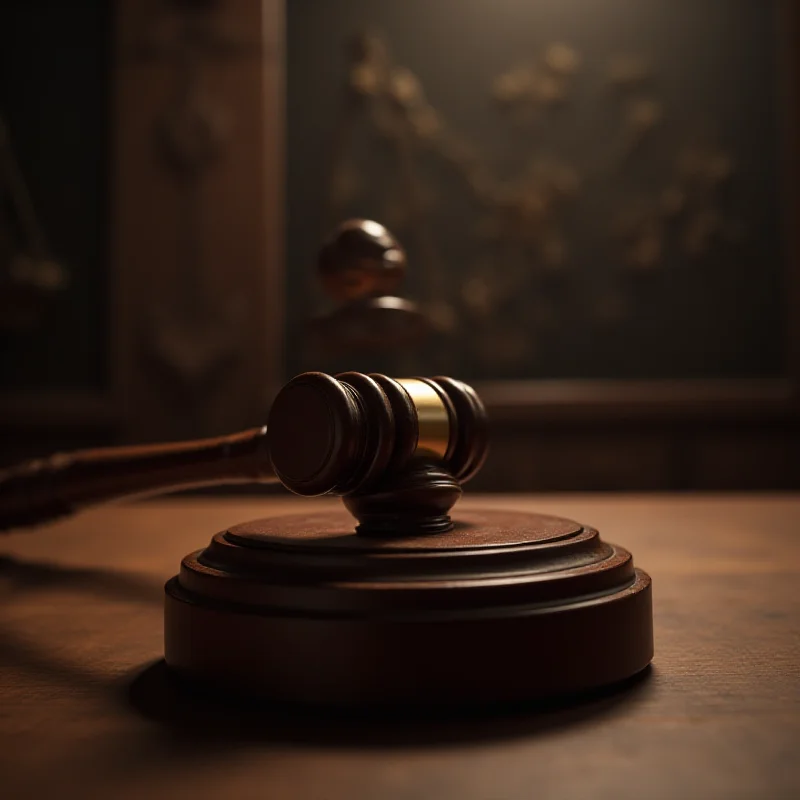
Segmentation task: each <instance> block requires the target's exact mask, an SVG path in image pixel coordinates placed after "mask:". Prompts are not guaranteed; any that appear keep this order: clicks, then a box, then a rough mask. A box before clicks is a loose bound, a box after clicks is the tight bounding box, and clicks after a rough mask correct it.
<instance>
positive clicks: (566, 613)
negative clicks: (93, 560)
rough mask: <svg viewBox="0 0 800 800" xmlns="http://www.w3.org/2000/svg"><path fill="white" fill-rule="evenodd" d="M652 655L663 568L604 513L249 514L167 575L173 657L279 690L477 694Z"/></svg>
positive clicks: (188, 670) (205, 675)
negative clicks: (375, 523)
mask: <svg viewBox="0 0 800 800" xmlns="http://www.w3.org/2000/svg"><path fill="white" fill-rule="evenodd" d="M652 656H653V623H652V604H651V589H650V578H649V576H648V575H647V574H646V573H644V572H642V571H641V570H639V569H636V568H634V565H633V559H632V558H631V555H630V553H628V552H627V551H626V550H624V549H622V548H621V547H617V546H615V545H611V544H608V543H606V542H605V541H603V540H602V539H601V538H600V536H599V534H598V532H597V531H596V530H594V529H593V528H590V527H587V526H585V525H581V524H579V523H577V522H573V521H571V520H567V519H561V518H558V517H552V516H544V515H538V514H526V513H518V512H511V511H495V510H484V511H479V510H476V511H462V512H459V515H458V517H457V520H456V522H455V527H454V529H453V530H452V531H450V532H447V533H439V534H432V535H427V536H419V535H417V536H409V537H406V538H403V537H402V536H400V537H398V536H393V537H390V538H389V537H387V538H377V537H370V536H365V535H363V534H356V533H354V532H353V519H352V517H350V516H349V515H348V514H347V513H345V512H333V513H325V514H316V515H293V516H283V517H275V518H272V519H263V520H256V521H254V522H248V523H245V524H242V525H236V526H235V527H232V528H230V529H228V530H227V531H223V532H222V533H219V534H217V535H216V536H215V537H214V538H213V540H212V542H211V544H210V545H209V546H208V547H207V548H206V549H204V550H199V551H197V552H195V553H192V554H190V555H189V556H187V557H186V558H185V559H184V560H183V562H182V564H181V569H180V574H179V575H177V576H176V577H174V578H173V579H172V580H170V581H169V582H168V583H167V585H166V608H165V657H166V661H167V664H168V665H169V666H170V667H171V668H172V669H173V670H175V671H177V672H178V673H180V674H182V675H186V676H188V677H190V678H193V679H199V680H200V681H204V682H209V683H212V684H215V685H217V686H220V687H223V688H227V689H231V690H234V691H235V692H237V693H241V692H246V693H251V694H253V695H257V696H259V697H262V698H267V699H269V700H275V701H280V702H296V703H304V704H322V705H337V706H372V707H375V706H386V707H411V706H422V707H432V706H464V705H476V704H481V705H482V704H494V703H506V702H509V701H521V700H539V699H544V698H552V697H554V696H558V695H564V694H571V693H574V692H582V691H585V690H589V689H593V688H596V687H599V686H602V685H605V684H610V683H615V682H617V681H621V680H623V679H625V678H628V677H630V676H632V675H634V674H635V673H637V672H639V671H640V670H642V669H644V668H645V667H646V666H647V665H648V664H649V663H650V660H651V659H652Z"/></svg>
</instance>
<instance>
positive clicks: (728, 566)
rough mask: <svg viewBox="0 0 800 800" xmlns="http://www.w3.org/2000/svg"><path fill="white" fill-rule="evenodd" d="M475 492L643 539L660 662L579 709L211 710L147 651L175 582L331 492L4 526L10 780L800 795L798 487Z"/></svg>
mask: <svg viewBox="0 0 800 800" xmlns="http://www.w3.org/2000/svg"><path fill="white" fill-rule="evenodd" d="M477 505H480V506H484V507H487V506H488V507H494V508H505V509H509V510H511V509H519V510H525V511H534V510H535V511H538V512H542V513H552V514H557V515H560V516H566V517H569V518H572V519H577V520H579V521H581V522H585V523H587V524H590V525H593V526H595V527H597V528H599V530H600V532H601V534H602V535H603V536H604V537H605V538H607V539H608V540H609V541H612V542H615V543H618V544H621V545H622V546H624V547H626V548H628V549H630V550H631V551H632V552H633V554H634V557H635V559H636V561H637V563H640V564H642V565H643V566H646V567H647V569H648V570H649V571H650V573H651V575H652V577H653V587H654V609H655V635H656V657H655V660H654V666H653V669H652V672H651V674H650V675H649V677H647V678H646V679H645V680H643V681H641V682H639V683H637V684H635V685H633V686H630V687H628V688H627V689H626V690H625V691H622V692H619V693H616V694H612V695H606V696H602V697H595V698H593V699H590V700H588V701H585V702H584V703H582V704H578V705H573V706H570V707H567V708H560V709H553V708H550V709H544V710H538V711H533V710H530V709H527V710H526V709H517V710H516V711H515V712H514V713H511V712H504V713H498V714H497V715H495V716H490V717H485V716H483V717H480V718H472V717H469V716H464V717H461V718H458V719H456V720H449V721H447V720H437V719H433V720H431V719H429V720H424V721H422V722H417V723H415V722H414V721H410V720H395V721H385V720H384V721H381V720H369V719H361V720H359V719H330V718H322V717H318V716H315V715H313V714H308V713H306V714H294V715H291V714H286V713H279V712H277V711H268V710H256V709H250V708H230V707H226V706H214V707H212V708H211V709H208V708H207V709H206V710H202V708H201V705H200V704H198V703H197V702H196V700H197V698H194V699H193V698H192V697H191V696H190V697H188V698H186V697H183V696H181V695H177V694H176V693H175V691H174V688H172V687H170V686H169V684H166V683H165V682H164V678H163V675H162V674H160V673H159V669H158V667H155V668H153V667H152V666H151V665H153V664H154V663H155V662H157V660H158V659H160V656H161V653H162V639H161V637H162V602H163V601H162V584H163V582H164V580H166V579H167V578H168V577H169V576H170V575H172V574H173V573H174V572H175V569H176V566H177V564H178V563H179V560H180V558H181V557H182V556H183V555H184V554H185V553H186V552H188V551H189V550H191V549H193V548H197V547H201V546H203V545H204V544H205V543H206V542H207V540H208V538H209V535H210V534H211V533H213V532H214V531H216V530H220V529H222V528H223V527H225V526H227V525H230V524H231V523H232V522H234V521H236V520H246V519H252V518H257V517H264V516H269V515H271V514H278V513H292V512H296V511H301V510H304V509H308V510H309V511H310V510H313V511H315V512H317V511H324V510H325V509H326V508H334V507H336V502H335V501H330V502H329V501H327V500H317V501H303V500H297V499H293V498H289V499H285V500H284V499H280V500H278V499H265V500H261V501H253V500H245V501H242V500H232V499H228V500H221V499H217V500H209V499H203V500H199V499H176V500H171V501H160V502H158V503H148V504H141V505H133V506H128V507H118V508H113V509H112V508H106V509H99V510H97V511H95V512H90V513H87V514H85V515H83V516H80V517H77V518H75V519H73V520H70V521H68V522H64V523H60V524H57V525H53V526H51V527H48V528H43V529H41V530H39V531H38V532H36V533H34V534H33V535H31V534H30V533H28V534H22V535H18V536H10V537H7V538H6V539H4V540H3V541H2V550H1V551H0V552H2V554H3V557H2V560H0V594H1V595H2V603H1V604H0V692H2V698H3V699H2V705H1V706H0V707H1V708H2V712H1V713H0V775H2V780H3V795H4V796H6V797H14V798H17V797H38V796H45V795H56V794H57V795H58V796H59V797H62V798H66V797H86V796H96V797H115V798H133V797H142V796H147V797H153V798H160V797H172V798H174V797H182V796H186V797H192V798H196V799H199V798H206V797H219V796H231V797H237V798H238V797H241V798H249V797H264V796H270V797H281V798H326V799H328V798H330V799H332V800H333V799H335V798H345V797H346V798H388V799H389V800H401V799H403V800H404V799H405V798H425V797H436V798H482V799H483V798H530V797H531V796H534V795H535V796H536V797H540V798H541V797H559V798H564V797H567V798H572V797H575V798H582V797H586V798H601V799H602V798H625V797H637V798H638V797H643V796H644V797H648V798H672V797H685V798H755V797H758V798H762V797H769V798H790V797H797V796H798V794H800V765H798V762H797V758H796V750H797V746H796V743H797V741H798V740H800V635H799V633H798V622H797V620H798V619H800V531H799V530H798V525H797V523H796V520H797V519H798V518H799V517H800V497H798V496H794V495H784V496H780V495H773V496H765V495H764V496H738V497H714V496H696V497H680V496H678V497H666V496H663V495H643V496H627V497H620V496H603V497H598V496H582V497H578V496H569V495H565V496H560V497H544V496H540V497H533V496H510V495H509V496H505V497H498V496H493V497H491V498H468V499H465V500H464V501H462V503H461V504H459V507H462V506H464V507H466V506H473V507H474V506H477ZM457 510H458V509H457ZM319 658H320V662H321V663H322V662H323V659H324V654H319Z"/></svg>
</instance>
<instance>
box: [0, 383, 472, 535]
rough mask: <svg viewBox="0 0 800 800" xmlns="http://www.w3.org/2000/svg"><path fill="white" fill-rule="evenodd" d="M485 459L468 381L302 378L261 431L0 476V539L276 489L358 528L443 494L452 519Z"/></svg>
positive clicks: (50, 462)
mask: <svg viewBox="0 0 800 800" xmlns="http://www.w3.org/2000/svg"><path fill="white" fill-rule="evenodd" d="M486 450H487V430H486V414H485V411H484V408H483V404H482V403H481V401H480V399H479V398H478V396H477V394H476V393H475V391H474V390H473V389H472V388H471V387H469V386H467V385H466V384H464V383H462V382H461V381H457V380H453V379H452V378H442V377H438V378H413V379H402V380H394V379H392V378H388V377H386V376H385V375H364V374H361V373H358V372H347V373H342V374H340V375H337V376H336V377H331V376H329V375H325V374H323V373H320V372H307V373H304V374H302V375H298V376H297V377H296V378H294V379H292V380H291V381H289V383H287V384H286V385H285V386H284V387H283V389H281V391H280V392H279V393H278V395H277V397H276V398H275V402H274V403H273V406H272V409H271V410H270V413H269V417H268V420H267V425H266V426H263V427H259V428H252V429H250V430H246V431H241V432H240V433H235V434H232V435H229V436H221V437H217V438H213V439H202V440H197V441H191V442H178V443H172V444H157V445H145V446H131V447H115V448H102V449H94V450H79V451H76V452H73V453H63V454H56V455H53V456H50V457H49V458H44V459H37V460H33V461H28V462H25V463H23V464H19V465H17V466H15V467H12V468H10V469H7V470H5V471H3V472H0V530H8V529H10V528H15V527H19V526H25V525H35V524H38V523H42V522H46V521H49V520H52V519H55V518H57V517H61V516H64V515H67V514H71V513H74V512H75V511H78V510H80V509H82V508H85V507H87V506H90V505H93V504H96V503H102V502H107V501H111V500H116V499H120V498H123V497H129V496H132V495H143V494H155V493H162V492H169V491H174V490H176V489H185V488H190V487H198V486H209V485H215V484H226V483H227V484H230V483H251V482H257V483H277V482H280V483H282V484H283V485H284V486H285V487H286V488H287V489H289V490H290V491H292V492H294V493H296V494H300V495H306V496H312V495H321V494H334V495H340V496H343V497H345V498H349V502H348V501H346V504H347V505H348V508H350V509H351V510H352V511H353V513H354V514H356V516H358V517H359V518H361V516H360V515H359V511H361V510H363V509H367V508H372V507H373V506H375V508H377V509H378V511H377V512H376V514H375V515H373V516H375V518H376V519H377V518H378V517H385V516H386V509H387V507H388V509H389V512H390V515H391V514H393V513H394V511H396V512H397V513H400V514H402V513H403V512H404V506H406V505H408V503H409V502H410V501H409V498H416V499H419V496H421V494H426V493H427V494H430V493H431V492H433V493H434V494H435V493H436V491H434V490H436V489H437V487H439V488H438V492H439V494H440V495H442V496H444V494H447V493H448V492H449V494H447V499H446V501H445V500H440V501H437V502H438V503H439V505H440V506H442V507H443V506H444V505H447V509H449V507H450V506H451V505H452V502H454V501H455V500H454V499H453V498H451V497H450V495H451V494H452V493H453V487H454V486H455V489H456V492H457V494H460V488H459V486H458V484H460V483H463V482H465V481H467V480H469V479H470V478H471V477H472V476H473V475H474V474H475V473H476V472H477V471H478V470H479V469H480V467H481V464H482V463H483V460H484V458H485V455H486ZM415 464H416V465H420V464H426V465H428V466H427V467H426V468H425V469H424V470H422V471H420V470H419V467H418V466H417V467H413V468H414V469H416V473H415V474H416V478H415V480H414V481H412V482H411V483H410V484H409V482H408V481H406V484H405V489H406V490H409V487H410V491H411V494H409V493H408V491H406V493H405V494H403V492H402V491H400V492H389V493H388V495H391V496H388V499H387V486H389V484H390V483H391V481H392V480H394V481H395V482H396V479H397V477H398V476H402V475H407V474H408V471H409V469H412V466H413V465H415ZM431 465H433V467H432V466H431ZM426 470H427V471H426ZM443 475H444V476H445V478H444V479H443V477H442V476H443ZM447 477H449V481H448V480H447ZM456 497H457V495H456ZM451 500H452V502H451ZM376 504H377V505H376ZM412 504H413V503H412ZM423 505H424V503H423ZM395 506H397V508H395ZM362 507H363V509H362ZM439 510H441V509H439ZM445 510H446V509H445ZM365 513H366V512H365ZM395 516H396V514H395ZM362 522H363V520H362ZM436 524H438V525H439V526H440V528H441V526H442V525H444V523H443V522H440V523H436ZM447 524H449V517H448V518H447ZM377 527H380V523H379V524H378V525H377ZM434 527H435V525H434Z"/></svg>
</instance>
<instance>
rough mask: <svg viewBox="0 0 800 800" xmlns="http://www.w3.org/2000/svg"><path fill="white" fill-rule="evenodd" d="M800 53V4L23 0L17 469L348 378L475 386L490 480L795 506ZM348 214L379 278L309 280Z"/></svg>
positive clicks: (16, 253)
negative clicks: (783, 492)
mask: <svg viewBox="0 0 800 800" xmlns="http://www.w3.org/2000/svg"><path fill="white" fill-rule="evenodd" d="M797 34H798V27H797V16H796V14H795V3H793V2H789V1H788V0H787V1H786V2H782V1H781V0H760V1H759V2H754V1H753V0H703V1H702V2H698V1H697V0H494V1H493V2H492V3H486V2H483V1H482V0H296V1H295V2H291V3H289V2H285V1H284V2H279V1H278V0H113V1H112V0H105V2H103V1H102V0H69V1H68V2H64V1H63V0H62V1H61V2H58V1H57V0H49V1H48V0H24V2H23V0H7V1H6V2H5V3H3V4H2V6H1V7H0V343H1V344H0V375H1V376H2V391H1V392H0V442H2V445H0V446H1V447H2V459H3V461H5V462H8V461H11V460H14V459H16V458H21V457H28V456H32V455H41V454H45V453H48V452H51V451H53V450H57V449H63V448H71V447H79V446H91V445H101V444H112V443H120V442H144V441H157V440H165V439H179V438H191V437H199V436H206V435H215V434H221V433H227V432H232V431H234V430H238V429H240V428H244V427H248V426H252V425H257V424H261V423H263V422H264V420H265V418H266V413H267V410H268V408H269V404H270V400H271V398H272V397H273V396H274V394H275V392H276V391H277V389H278V388H280V386H281V385H282V384H283V383H284V382H285V381H286V380H288V378H290V377H291V376H292V375H294V374H296V373H298V372H301V371H305V370H311V369H317V370H322V371H330V372H336V371H342V370H346V369H355V370H359V371H380V372H386V373H388V374H392V375H397V376H406V375H437V374H448V375H452V376H454V377H458V378H461V379H463V380H467V381H469V382H471V383H472V384H473V385H474V386H475V387H476V388H477V389H478V391H479V392H480V394H481V396H482V397H483V399H484V401H485V402H486V404H487V407H488V411H489V415H490V420H491V423H492V452H491V455H490V458H489V460H488V462H487V465H486V467H485V468H484V471H483V473H482V474H481V475H480V476H479V477H478V478H476V480H475V482H474V486H475V488H476V489H483V490H491V491H524V490H548V491H550V490H629V491H632V490H693V489H697V490H749V489H789V488H798V486H800V446H799V445H800V414H798V412H800V384H799V383H798V380H799V379H800V322H798V318H799V317H800V283H799V282H798V280H797V276H798V267H797V247H796V245H797V229H798V225H797V223H798V221H800V220H799V219H798V213H799V212H798V206H797V202H796V201H797V197H796V191H797V184H798V178H800V167H799V166H798V161H797V141H798V137H797V126H796V122H797V118H796V113H797V108H798V100H800V93H799V92H800V89H799V88H798V86H800V84H798V81H797V79H798V78H800V55H799V54H798V53H799V52H800V51H798V48H797V46H796V45H797ZM358 217H360V218H366V219H371V220H376V221H378V222H379V223H382V224H383V225H385V226H386V227H387V228H388V229H389V231H391V232H392V234H394V236H396V237H397V240H399V242H400V244H401V245H402V248H403V249H404V251H405V265H406V269H405V275H404V276H403V275H402V274H401V273H402V270H399V271H398V272H397V276H398V280H396V281H394V280H393V281H391V282H390V283H391V285H388V286H387V285H386V283H385V282H383V283H382V282H381V281H376V280H373V277H374V275H373V273H374V270H375V266H376V265H375V263H373V262H374V259H373V262H370V260H369V259H368V258H367V259H365V258H360V259H359V258H355V257H354V258H353V259H351V260H350V261H348V260H347V259H345V260H344V262H341V263H340V262H337V263H336V264H334V267H333V269H334V271H335V273H336V275H335V279H334V280H333V283H331V282H330V280H328V281H327V283H326V275H325V274H323V273H321V272H320V270H319V268H318V254H319V251H320V248H321V247H322V245H323V243H324V242H325V241H326V240H327V239H328V237H329V236H330V235H331V231H333V230H334V229H335V228H336V226H337V225H338V224H339V223H341V222H342V221H343V220H346V219H350V218H358ZM370 230H372V231H373V232H374V233H375V236H376V237H377V238H378V239H380V237H381V236H382V235H383V233H382V232H381V231H380V229H379V228H374V229H367V233H369V231H370ZM393 252H396V251H393ZM379 266H381V265H379ZM382 266H383V267H385V266H386V263H382ZM371 270H372V271H371ZM371 276H372V277H371ZM328 277H329V276H328ZM401 277H404V280H402V282H401V281H400V280H399V279H400V278H401Z"/></svg>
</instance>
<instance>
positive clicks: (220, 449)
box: [0, 427, 278, 531]
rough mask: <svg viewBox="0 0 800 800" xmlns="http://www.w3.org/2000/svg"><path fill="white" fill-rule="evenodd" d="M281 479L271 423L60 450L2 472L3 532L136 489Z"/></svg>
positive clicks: (140, 491) (149, 491)
mask: <svg viewBox="0 0 800 800" xmlns="http://www.w3.org/2000/svg"><path fill="white" fill-rule="evenodd" d="M277 481H278V479H277V478H276V477H275V474H274V472H273V470H272V465H271V463H270V459H269V453H268V450H267V429H266V427H261V428H251V429H250V430H246V431H242V432H241V433H234V434H232V435H230V436H220V437H217V438H213V439H200V440H197V441H191V442H176V443H173V444H157V445H143V446H133V447H109V448H100V449H95V450H78V451H75V452H73V453H59V454H56V455H53V456H50V457H49V458H43V459H35V460H33V461H27V462H24V463H22V464H18V465H16V466H14V467H11V468H9V469H6V470H2V471H0V531H8V530H10V529H11V528H17V527H20V526H27V525H37V524H39V523H42V522H48V521H50V520H53V519H56V518H58V517H62V516H65V515H68V514H72V513H73V512H75V511H78V510H79V509H81V508H84V507H86V506H89V505H93V504H95V503H103V502H108V501H111V500H118V499H121V498H124V497H129V496H131V495H143V494H155V493H160V492H169V491H173V490H175V489H184V488H190V487H195V486H209V485H213V484H222V483H250V482H259V483H277Z"/></svg>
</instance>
